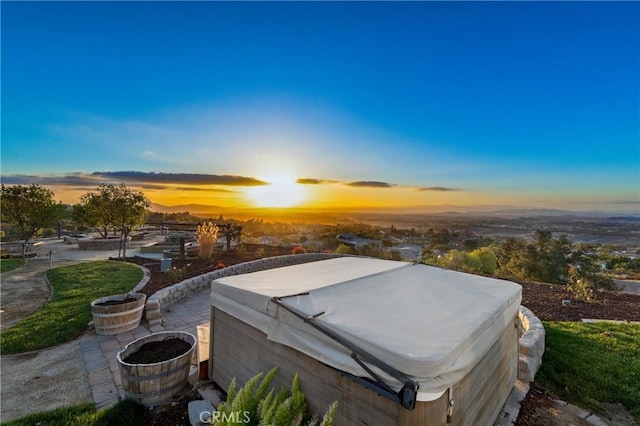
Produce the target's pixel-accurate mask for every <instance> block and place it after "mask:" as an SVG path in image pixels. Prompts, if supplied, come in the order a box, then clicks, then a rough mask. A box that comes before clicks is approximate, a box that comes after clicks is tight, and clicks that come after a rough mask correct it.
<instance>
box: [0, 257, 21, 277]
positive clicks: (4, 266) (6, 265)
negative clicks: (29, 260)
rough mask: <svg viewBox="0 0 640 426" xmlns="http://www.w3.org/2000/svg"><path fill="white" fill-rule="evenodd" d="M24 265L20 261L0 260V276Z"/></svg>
mask: <svg viewBox="0 0 640 426" xmlns="http://www.w3.org/2000/svg"><path fill="white" fill-rule="evenodd" d="M22 265H24V260H22V259H0V274H1V273H3V272H8V271H10V270H12V269H16V268H19V267H20V266H22Z"/></svg>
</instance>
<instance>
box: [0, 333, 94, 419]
mask: <svg viewBox="0 0 640 426" xmlns="http://www.w3.org/2000/svg"><path fill="white" fill-rule="evenodd" d="M0 371H1V376H2V386H1V387H0V399H1V401H2V415H1V420H2V421H3V422H6V421H8V420H11V419H14V418H18V417H22V416H24V415H26V414H29V413H34V412H36V411H44V410H52V409H54V408H58V407H61V406H65V405H78V404H83V403H88V402H93V398H92V397H91V389H90V388H89V380H88V379H87V373H86V370H85V368H84V362H83V361H82V355H81V352H80V344H79V343H78V341H77V340H74V341H72V342H69V343H65V344H62V345H60V346H56V347H53V348H49V349H43V350H40V351H34V352H29V353H25V354H15V355H3V356H2V362H1V363H0Z"/></svg>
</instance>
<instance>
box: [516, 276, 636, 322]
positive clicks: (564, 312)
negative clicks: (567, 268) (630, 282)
mask: <svg viewBox="0 0 640 426" xmlns="http://www.w3.org/2000/svg"><path fill="white" fill-rule="evenodd" d="M520 284H521V285H522V305H523V306H526V307H527V308H529V309H530V310H531V311H532V312H533V313H534V314H535V315H536V316H537V317H538V318H540V319H541V320H542V321H581V320H582V319H583V318H584V319H604V320H620V321H640V296H636V295H633V294H623V293H613V292H610V291H602V292H596V293H595V300H594V301H593V302H583V301H580V300H577V299H575V298H573V294H572V293H571V292H570V291H569V290H567V288H566V287H565V286H563V285H559V284H544V283H520ZM563 300H571V303H570V304H569V305H568V306H565V305H563V303H562V301H563Z"/></svg>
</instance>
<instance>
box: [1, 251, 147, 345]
mask: <svg viewBox="0 0 640 426" xmlns="http://www.w3.org/2000/svg"><path fill="white" fill-rule="evenodd" d="M46 276H47V278H48V280H49V282H50V283H51V286H52V288H53V294H52V296H51V300H49V302H48V303H47V304H46V305H45V306H43V307H42V309H40V310H38V311H37V312H34V313H33V314H31V315H29V316H28V317H26V318H24V319H23V320H22V321H20V322H19V323H18V324H16V325H15V326H13V327H11V328H9V329H7V330H4V331H3V332H2V333H0V345H1V352H2V354H3V355H4V354H13V353H21V352H28V351H34V350H37V349H43V348H48V347H51V346H56V345H59V344H61V343H65V342H68V341H70V340H73V339H75V338H76V337H78V336H79V335H81V334H82V333H83V332H84V331H86V329H87V323H88V322H89V321H91V319H92V316H91V306H90V304H91V302H92V301H93V300H95V299H98V298H100V297H104V296H109V295H111V294H120V293H126V292H128V291H131V290H132V289H133V288H134V287H135V286H136V285H137V284H138V282H140V280H141V279H142V276H143V272H142V271H141V270H140V269H139V268H138V267H137V266H135V265H131V264H128V263H125V262H116V261H98V262H86V263H80V264H76V265H70V266H62V267H59V268H55V269H52V270H50V271H48V272H47V274H46Z"/></svg>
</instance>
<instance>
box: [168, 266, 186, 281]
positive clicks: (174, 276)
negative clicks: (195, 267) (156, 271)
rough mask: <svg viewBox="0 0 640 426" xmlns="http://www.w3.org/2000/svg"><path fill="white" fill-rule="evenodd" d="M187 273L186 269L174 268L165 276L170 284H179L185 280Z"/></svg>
mask: <svg viewBox="0 0 640 426" xmlns="http://www.w3.org/2000/svg"><path fill="white" fill-rule="evenodd" d="M185 273H186V268H176V267H173V268H171V269H169V270H168V271H166V272H165V273H164V274H165V277H166V279H167V280H168V281H169V283H179V282H180V281H182V280H183V279H184V276H185Z"/></svg>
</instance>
